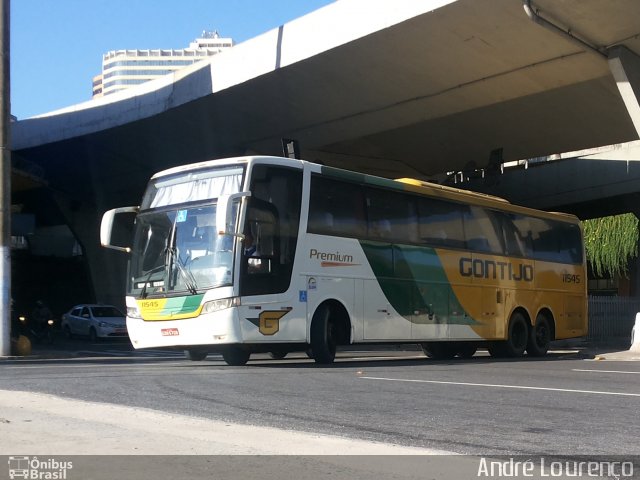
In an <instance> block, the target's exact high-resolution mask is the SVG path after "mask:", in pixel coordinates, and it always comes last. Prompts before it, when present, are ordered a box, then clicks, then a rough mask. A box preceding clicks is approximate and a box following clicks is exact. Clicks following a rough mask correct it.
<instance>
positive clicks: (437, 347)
mask: <svg viewBox="0 0 640 480" xmlns="http://www.w3.org/2000/svg"><path fill="white" fill-rule="evenodd" d="M420 346H421V347H422V351H423V352H424V354H425V355H426V356H427V357H429V358H432V359H434V360H451V359H452V358H453V357H455V356H456V353H457V352H456V349H455V348H454V347H453V345H451V344H450V343H449V342H429V343H422V344H420Z"/></svg>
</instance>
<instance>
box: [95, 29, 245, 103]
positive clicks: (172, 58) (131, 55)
mask: <svg viewBox="0 0 640 480" xmlns="http://www.w3.org/2000/svg"><path fill="white" fill-rule="evenodd" d="M232 46H233V40H232V39H231V38H223V37H220V35H219V34H218V32H217V31H214V32H206V31H205V32H202V35H201V36H200V38H196V39H195V40H194V41H193V42H191V43H190V44H189V47H187V48H182V49H179V50H174V49H171V50H160V49H154V50H112V51H110V52H107V53H105V54H104V55H103V56H102V73H101V74H99V75H96V76H95V77H94V78H93V97H94V98H96V97H102V96H104V95H109V94H111V93H114V92H119V91H121V90H124V89H127V88H130V87H132V86H134V85H139V84H141V83H144V82H148V81H149V80H153V79H155V78H158V77H161V76H163V75H167V74H168V73H171V72H174V71H176V70H179V69H181V68H184V67H186V66H188V65H192V64H194V63H196V62H199V61H201V60H204V59H205V58H207V57H210V56H211V55H215V54H216V53H219V52H221V51H223V50H225V49H227V48H231V47H232Z"/></svg>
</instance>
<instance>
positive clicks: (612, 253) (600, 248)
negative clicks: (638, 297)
mask: <svg viewBox="0 0 640 480" xmlns="http://www.w3.org/2000/svg"><path fill="white" fill-rule="evenodd" d="M582 225H583V227H584V241H585V249H586V251H587V261H588V262H589V264H590V265H591V268H592V269H593V272H594V273H595V274H596V275H597V276H599V277H603V276H605V275H609V276H611V277H614V276H616V275H624V276H627V274H628V265H629V260H631V259H633V258H636V257H637V256H638V218H637V217H636V216H635V215H634V214H633V213H624V214H622V215H613V216H611V217H602V218H594V219H591V220H585V221H584V222H582Z"/></svg>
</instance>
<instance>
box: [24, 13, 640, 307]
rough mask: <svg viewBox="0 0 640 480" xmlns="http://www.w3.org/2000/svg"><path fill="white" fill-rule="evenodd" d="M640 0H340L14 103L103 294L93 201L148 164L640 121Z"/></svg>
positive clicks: (448, 159) (513, 146)
mask: <svg viewBox="0 0 640 480" xmlns="http://www.w3.org/2000/svg"><path fill="white" fill-rule="evenodd" d="M638 18H640V2H637V1H636V0H610V1H608V2H601V1H600V0H565V1H563V2H557V1H554V0H532V1H531V2H529V1H528V0H525V1H524V2H523V1H522V0H457V1H455V0H398V1H394V2H388V1H385V0H366V1H365V0H349V1H346V0H343V1H338V2H336V3H333V4H331V5H329V6H327V7H325V8H323V9H320V10H318V11H316V12H313V13H311V14H309V15H307V16H305V17H302V18H299V19H297V20H295V21H292V22H290V23H288V24H286V25H283V26H281V27H280V28H278V29H275V30H272V31H270V32H267V33H265V34H264V35H261V36H259V37H257V38H254V39H252V40H250V41H247V42H245V43H242V44H240V45H237V46H236V47H234V48H233V49H231V50H229V51H228V52H224V53H222V54H220V55H217V56H215V57H213V58H211V60H210V61H208V62H206V63H203V64H200V65H195V66H193V67H191V68H189V69H187V70H184V71H181V72H179V73H176V74H174V75H172V76H168V77H167V78H165V79H161V80H157V81H154V82H149V83H147V84H144V85H142V86H140V87H138V88H137V89H132V90H129V91H126V92H123V93H121V94H117V95H112V96H109V97H105V98H103V99H99V100H95V101H89V102H86V103H84V104H80V105H75V106H71V107H69V108H67V109H63V110H60V111H56V112H51V113H49V114H46V115H42V116H39V117H37V118H31V119H25V120H21V121H18V122H17V123H16V124H15V125H14V128H13V132H12V133H13V150H14V155H15V156H16V158H18V159H24V160H26V161H29V162H33V163H35V164H37V165H39V166H41V167H42V168H43V170H44V172H45V178H46V180H47V182H48V185H49V189H50V192H52V195H53V197H54V199H55V202H56V203H57V204H58V206H59V207H60V210H61V212H62V214H63V215H64V216H65V218H66V220H67V222H68V223H69V224H70V226H71V228H72V230H73V231H74V233H75V234H76V236H77V237H78V238H79V239H80V240H81V242H82V244H83V246H84V249H85V251H86V253H87V255H88V256H89V258H90V259H91V265H92V272H93V279H94V283H95V285H96V291H97V292H96V293H97V295H98V297H99V299H101V300H104V301H113V302H115V301H116V300H115V299H116V298H121V297H120V295H121V293H120V292H114V289H113V288H112V287H111V286H110V285H112V284H113V283H114V282H116V280H117V279H121V278H122V268H121V267H120V265H121V264H122V262H121V261H116V260H115V257H111V255H113V254H112V253H111V252H104V251H102V250H101V249H99V247H98V246H97V245H98V241H97V232H98V222H99V215H100V214H101V213H102V211H104V210H106V209H108V208H111V207H113V206H120V205H122V204H134V203H137V202H138V199H139V197H140V195H141V192H142V189H143V188H144V185H145V183H146V181H147V179H148V177H149V176H150V175H151V174H152V173H153V172H155V171H158V170H161V169H163V168H166V167H169V166H174V165H178V164H183V163H189V162H194V161H198V160H202V159H206V158H217V157H224V156H231V155H241V154H245V153H254V152H255V153H264V154H280V153H281V139H282V138H293V139H297V140H298V141H299V142H300V146H301V153H302V157H303V158H305V159H308V160H319V161H322V162H324V163H325V164H328V165H335V166H340V167H344V168H350V169H355V170H359V171H364V172H368V173H374V174H378V175H382V176H387V177H399V176H412V177H417V178H422V179H432V178H442V177H443V174H445V173H446V172H450V171H455V170H462V169H465V168H469V167H470V166H478V167H483V166H486V165H487V163H488V162H489V160H490V158H491V155H490V153H491V152H492V151H496V150H498V149H501V152H502V158H501V160H502V161H509V160H517V159H522V158H530V157H536V156H541V155H548V154H553V153H557V152H565V151H571V150H578V149H584V148H589V147H597V146H601V145H609V144H616V143H622V142H628V141H633V140H636V139H638V138H639V137H640V134H639V132H640V106H639V105H638V98H639V97H640V94H639V92H640V58H639V55H640V25H639V24H638V22H637V19H638Z"/></svg>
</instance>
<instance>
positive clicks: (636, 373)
mask: <svg viewBox="0 0 640 480" xmlns="http://www.w3.org/2000/svg"><path fill="white" fill-rule="evenodd" d="M571 371H572V372H596V373H628V374H631V375H640V372H625V371H624V370H596V369H592V370H587V369H581V368H573V369H572V370H571Z"/></svg>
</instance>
